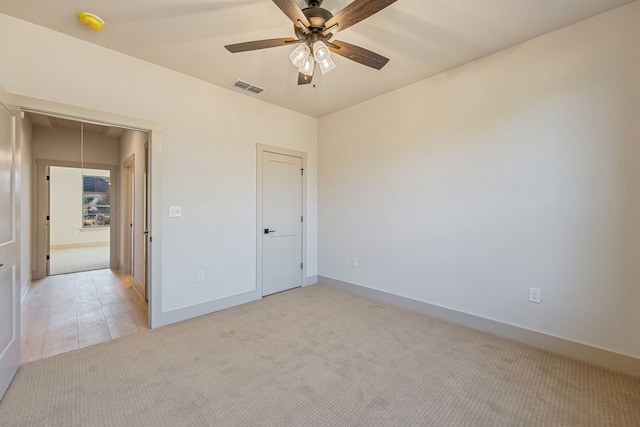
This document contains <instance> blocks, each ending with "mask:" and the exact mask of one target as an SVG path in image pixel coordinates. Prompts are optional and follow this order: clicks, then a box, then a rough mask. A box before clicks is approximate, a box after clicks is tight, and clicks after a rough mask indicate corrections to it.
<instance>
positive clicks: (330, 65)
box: [318, 57, 336, 74]
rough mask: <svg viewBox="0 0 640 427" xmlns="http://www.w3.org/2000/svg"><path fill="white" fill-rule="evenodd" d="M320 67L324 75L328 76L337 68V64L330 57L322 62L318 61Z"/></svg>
mask: <svg viewBox="0 0 640 427" xmlns="http://www.w3.org/2000/svg"><path fill="white" fill-rule="evenodd" d="M318 66H319V67H320V71H322V74H327V73H328V72H330V71H332V70H333V69H334V68H336V63H335V62H333V59H331V58H330V57H328V58H325V59H324V60H322V61H320V60H318Z"/></svg>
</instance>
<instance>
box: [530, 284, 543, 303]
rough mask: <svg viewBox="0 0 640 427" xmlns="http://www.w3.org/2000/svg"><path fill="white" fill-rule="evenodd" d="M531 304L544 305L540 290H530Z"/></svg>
mask: <svg viewBox="0 0 640 427" xmlns="http://www.w3.org/2000/svg"><path fill="white" fill-rule="evenodd" d="M529 302H535V303H536V304H540V303H542V299H540V289H539V288H529Z"/></svg>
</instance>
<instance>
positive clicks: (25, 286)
mask: <svg viewBox="0 0 640 427" xmlns="http://www.w3.org/2000/svg"><path fill="white" fill-rule="evenodd" d="M31 278H32V275H31V274H29V276H28V277H27V278H26V279H25V280H24V282H22V283H20V302H22V301H24V298H25V297H26V296H27V293H28V292H29V288H30V287H31Z"/></svg>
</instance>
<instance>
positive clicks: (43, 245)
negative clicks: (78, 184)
mask: <svg viewBox="0 0 640 427" xmlns="http://www.w3.org/2000/svg"><path fill="white" fill-rule="evenodd" d="M35 161H36V186H37V188H36V198H35V200H34V210H35V216H34V218H35V221H36V224H37V225H36V228H37V231H36V242H37V243H36V253H37V256H36V269H35V274H34V276H33V278H34V279H42V278H44V277H46V276H47V274H49V271H48V268H47V255H49V225H48V222H49V221H47V215H48V213H47V205H48V200H49V185H48V180H47V170H48V169H49V168H50V167H51V166H57V167H65V168H77V169H81V168H83V167H84V169H101V170H108V171H109V174H110V180H111V183H112V185H111V191H112V197H111V210H112V213H111V226H110V228H109V268H112V269H114V270H116V269H118V227H119V226H120V219H119V215H118V212H119V209H120V205H119V203H118V200H119V197H120V196H119V192H118V182H119V180H118V167H117V166H113V165H103V164H99V163H84V164H82V163H80V162H73V161H64V160H50V159H35ZM54 220H55V218H54Z"/></svg>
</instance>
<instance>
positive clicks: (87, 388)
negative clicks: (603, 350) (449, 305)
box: [0, 285, 640, 427]
mask: <svg viewBox="0 0 640 427" xmlns="http://www.w3.org/2000/svg"><path fill="white" fill-rule="evenodd" d="M0 425H2V426H236V425H238V426H240V425H242V426H580V427H584V426H640V378H635V377H632V376H628V375H624V374H619V373H616V372H614V371H610V370H607V369H603V368H599V367H595V366H591V365H588V364H585V363H582V362H580V361H577V360H573V359H570V358H567V357H563V356H558V355H554V354H551V353H549V352H546V351H543V350H539V349H536V348H533V347H529V346H526V345H523V344H519V343H516V342H513V341H510V340H507V339H502V338H499V337H495V336H492V335H488V334H484V333H481V332H477V331H474V330H471V329H467V328H463V327H460V326H456V325H453V324H451V323H447V322H443V321H440V320H436V319H433V318H431V317H427V316H423V315H420V314H416V313H412V312H409V311H405V310H402V309H399V308H396V307H393V306H390V305H386V304H382V303H379V302H376V301H372V300H369V299H365V298H361V297H358V296H354V295H351V294H347V293H344V292H340V291H336V290H333V289H329V288H326V287H323V286H321V285H315V286H310V287H306V288H301V289H295V290H293V291H289V292H283V293H280V294H276V295H272V296H270V297H267V298H264V299H262V300H260V301H256V302H253V303H249V304H245V305H242V306H239V307H235V308H232V309H228V310H224V311H220V312H217V313H213V314H210V315H207V316H203V317H199V318H197V319H193V320H189V321H185V322H181V323H179V324H175V325H171V326H168V327H164V328H160V329H156V330H152V331H149V332H148V333H145V334H139V335H133V336H129V337H124V338H121V339H117V340H113V341H110V342H107V343H102V344H98V345H95V346H92V347H87V348H84V349H80V350H76V351H73V352H70V353H66V354H61V355H58V356H55V357H51V358H48V359H43V360H39V361H35V362H32V363H29V364H27V365H24V366H23V367H21V368H20V370H19V371H18V373H17V375H16V377H15V379H14V381H13V383H12V384H11V386H10V387H9V390H8V391H7V394H6V395H5V396H4V398H3V399H2V401H0Z"/></svg>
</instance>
